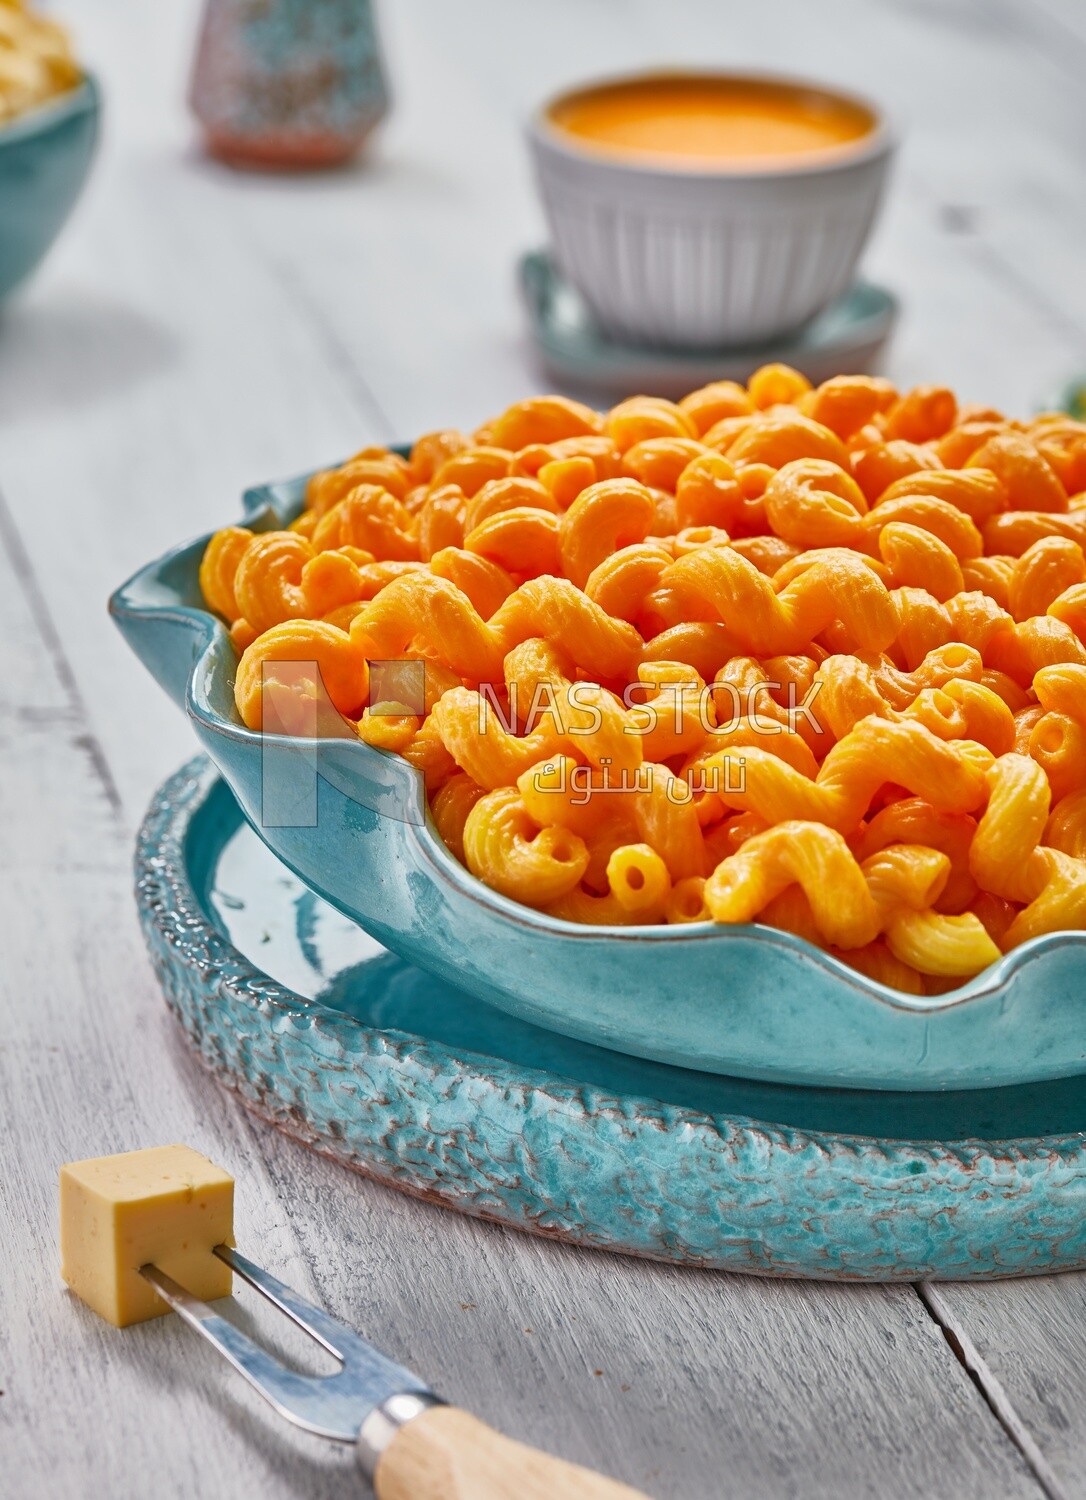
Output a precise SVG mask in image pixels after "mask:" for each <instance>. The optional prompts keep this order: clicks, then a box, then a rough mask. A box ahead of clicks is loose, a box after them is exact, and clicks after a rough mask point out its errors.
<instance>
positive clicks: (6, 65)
mask: <svg viewBox="0 0 1086 1500" xmlns="http://www.w3.org/2000/svg"><path fill="white" fill-rule="evenodd" d="M98 115H99V95H98V88H97V85H96V83H95V82H94V80H93V79H92V78H91V77H90V76H89V75H88V74H86V73H85V72H84V71H83V70H82V69H81V68H80V66H79V64H78V63H77V62H76V60H75V57H74V54H73V52H72V49H71V45H70V43H69V41H68V38H67V34H66V33H65V31H64V30H63V29H62V28H61V27H60V26H59V25H58V24H57V23H56V22H54V21H51V20H47V19H46V18H45V17H43V16H40V15H38V14H37V13H36V12H34V11H33V10H32V9H30V8H29V7H28V6H27V5H26V4H24V3H23V0H0V299H2V298H3V297H5V296H7V294H8V293H9V292H10V291H11V290H12V289H13V288H14V287H16V286H17V285H18V284H19V283H20V282H22V281H23V280H25V278H26V277H27V276H29V275H30V273H31V272H32V271H33V270H34V269H35V267H36V266H37V265H38V264H39V262H40V261H41V260H42V258H43V257H44V256H45V254H46V252H47V251H48V250H49V248H50V246H51V245H52V244H53V241H54V240H55V239H56V237H57V235H58V234H59V233H60V230H61V229H62V227H63V225H64V223H65V221H66V220H67V218H68V216H69V214H70V213H71V211H72V209H73V207H74V206H75V203H76V200H77V198H78V197H79V194H80V192H81V191H82V188H83V184H84V182H85V181H86V177H87V174H88V172H89V170H90V165H91V161H92V159H93V156H94V149H95V145H96V142H97V137H98Z"/></svg>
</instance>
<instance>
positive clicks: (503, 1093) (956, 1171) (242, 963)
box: [136, 759, 1086, 1281]
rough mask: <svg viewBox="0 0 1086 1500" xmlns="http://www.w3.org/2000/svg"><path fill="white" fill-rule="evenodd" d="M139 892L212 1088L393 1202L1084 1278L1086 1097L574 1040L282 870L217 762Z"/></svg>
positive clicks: (174, 799) (827, 1264)
mask: <svg viewBox="0 0 1086 1500" xmlns="http://www.w3.org/2000/svg"><path fill="white" fill-rule="evenodd" d="M136 895H137V903H138V907H139V914H140V920H141V923H142V926H143V930H144V934H145V937H146V939H147V945H148V950H149V952H150V955H151V959H152V961H153V963H154V966H155V969H156V971H157V973H158V976H159V978H160V980H161V982H162V987H163V991H164V993H165V996H166V999H167V1002H168V1003H169V1006H170V1009H171V1010H172V1011H173V1013H174V1015H175V1016H176V1017H177V1019H178V1020H179V1021H180V1023H181V1026H182V1027H183V1028H184V1031H185V1034H186V1036H187V1038H188V1040H189V1042H190V1043H191V1044H192V1046H193V1047H194V1048H195V1049H196V1050H197V1052H198V1054H199V1055H200V1057H201V1058H202V1059H203V1061H204V1063H205V1064H206V1065H207V1066H208V1067H209V1068H210V1069H211V1071H212V1072H213V1073H214V1074H215V1076H216V1077H217V1078H219V1079H220V1080H221V1081H222V1082H224V1083H225V1084H227V1085H228V1086H229V1087H230V1088H232V1089H233V1090H235V1091H236V1093H237V1094H238V1095H239V1096H240V1098H241V1099H242V1100H243V1101H244V1102H245V1103H246V1104H247V1105H248V1106H249V1107H250V1108H251V1109H253V1110H255V1111H257V1112H258V1113H259V1114H261V1115H263V1116H264V1117H265V1118H267V1119H270V1120H271V1121H273V1122H274V1123H275V1124H276V1125H278V1126H279V1127H280V1128H281V1129H283V1130H286V1131H288V1132H289V1133H290V1134H291V1135H294V1136H296V1137H298V1138H300V1139H301V1140H303V1141H305V1142H306V1143H307V1144H309V1145H311V1146H313V1147H314V1148H316V1149H317V1150H319V1151H321V1152H323V1153H325V1154H326V1155H329V1156H332V1157H334V1158H335V1159H336V1160H338V1161H340V1162H343V1163H345V1164H346V1165H348V1166H350V1167H354V1168H356V1169H358V1170H361V1171H364V1172H366V1173H368V1174H370V1175H372V1176H374V1177H377V1178H379V1179H380V1180H381V1181H383V1182H386V1183H388V1184H389V1185H390V1186H393V1187H397V1188H400V1189H402V1190H405V1191H408V1192H411V1193H415V1194H418V1195H420V1196H423V1197H427V1198H430V1199H433V1200H435V1201H437V1202H439V1203H442V1204H444V1205H446V1206H447V1207H450V1208H456V1209H459V1210H460V1211H462V1212H465V1213H472V1214H477V1215H481V1216H484V1217H487V1218H491V1219H497V1220H500V1221H501V1222H503V1223H506V1224H509V1225H512V1226H513V1227H515V1228H518V1229H528V1230H533V1231H535V1232H537V1233H541V1234H546V1235H550V1236H553V1237H556V1238H561V1239H566V1240H569V1241H572V1242H574V1243H576V1244H580V1245H585V1246H592V1247H597V1248H607V1249H612V1250H623V1251H627V1252H632V1253H635V1254H639V1255H647V1256H652V1257H653V1258H655V1259H658V1260H669V1261H675V1262H679V1263H682V1264H687V1265H691V1264H692V1265H700V1266H707V1267H722V1268H726V1269H728V1270H732V1271H754V1272H758V1273H760V1274H764V1275H778V1276H817V1277H823V1278H847V1279H859V1278H867V1279H872V1280H909V1281H912V1280H915V1279H917V1278H920V1277H931V1276H939V1277H947V1278H950V1277H953V1278H955V1279H961V1278H978V1277H990V1276H1013V1275H1024V1274H1032V1273H1038V1272H1045V1271H1054V1270H1065V1269H1070V1268H1072V1267H1078V1266H1083V1265H1086V1137H1084V1136H1083V1134H1082V1132H1081V1127H1082V1125H1083V1123H1084V1122H1086V1080H1082V1079H1078V1080H1076V1079H1070V1080H1064V1081H1062V1082H1058V1083H1047V1084H1033V1085H1027V1086H1025V1087H1022V1088H1014V1089H998V1090H975V1091H972V1092H968V1093H957V1094H893V1095H887V1094H884V1093H883V1094H873V1093H863V1092H860V1091H856V1090H816V1089H803V1088H789V1087H783V1086H780V1085H774V1084H765V1083H745V1082H742V1081H738V1080H731V1079H724V1078H715V1077H710V1076H709V1075H707V1074H705V1073H694V1072H689V1071H684V1070H682V1069H678V1068H669V1067H665V1066H662V1065H661V1064H659V1063H651V1062H641V1061H638V1060H637V1059H635V1058H631V1057H623V1056H621V1055H620V1054H619V1053H616V1052H609V1051H604V1050H603V1049H601V1048H598V1047H591V1046H587V1045H586V1044H584V1043H583V1042H575V1041H569V1040H567V1039H566V1038H564V1037H560V1036H558V1035H556V1034H555V1033H553V1032H548V1031H543V1030H540V1029H538V1028H537V1027H534V1026H531V1025H528V1024H527V1023H526V1022H524V1021H520V1020H517V1019H515V1018H514V1017H512V1016H509V1015H507V1014H505V1013H504V1012H502V1011H499V1010H495V1009H494V1008H492V1007H490V1006H488V1005H485V1004H483V1003H482V1002H481V1001H479V1000H477V999H476V998H475V997H473V996H472V995H470V994H467V993H466V992H465V991H463V990H462V989H454V988H453V987H452V986H450V985H448V984H445V983H443V982H442V981H440V980H439V979H437V978H435V977H434V976H433V975H431V974H427V973H425V972H423V971H421V970H419V969H415V968H412V967H411V965H409V964H406V963H404V962H403V960H402V959H399V958H396V957H395V956H393V955H392V954H390V953H386V952H384V951H383V950H382V949H381V947H380V946H379V945H378V944H377V943H375V942H374V941H373V940H372V938H369V937H368V936H367V935H366V934H365V933H364V932H362V931H361V930H360V929H359V928H358V927H357V926H355V925H354V924H353V923H352V922H350V921H348V920H347V919H346V918H345V917H343V916H342V915H341V914H340V913H339V912H337V911H336V910H335V909H334V908H332V907H329V906H327V905H326V904H325V903H324V902H322V901H321V900H319V899H318V898H317V897H316V896H314V894H313V893H312V891H311V890H309V889H308V887H307V886H305V885H304V884H303V883H302V882H301V881H299V880H297V879H296V878H295V877H294V876H293V875H291V873H290V872H289V871H288V870H286V869H285V868H284V866H283V865H282V864H280V863H279V861H278V860H276V859H275V857H274V856H273V855H272V854H270V853H269V851H268V850H267V848H266V847H265V846H264V845H263V844H262V843H261V842H260V841H259V840H258V839H257V838H256V837H255V835H254V834H253V832H252V830H251V829H250V828H248V827H247V826H246V825H245V823H244V822H243V820H242V818H241V815H240V813H239V811H238V808H237V805H236V803H235V801H234V799H233V797H232V796H231V794H230V792H229V790H228V788H227V787H226V786H224V785H223V783H222V782H221V781H220V780H219V779H218V778H217V777H216V776H215V774H214V772H213V771H212V770H211V768H210V767H209V766H208V765H207V763H206V762H205V761H203V760H202V759H201V760H197V761H194V762H193V763H192V764H191V765H189V766H186V767H185V768H184V769H183V770H181V771H179V772H178V773H177V774H176V775H175V776H173V777H172V778H171V779H170V780H169V781H168V782H167V783H166V785H165V786H164V787H163V788H162V789H161V791H160V792H159V793H158V795H157V796H156V797H155V799H154V801H153V803H152V805H151V808H150V810H149V811H148V814H147V818H146V820H145V822H144V825H143V828H142V830H141V832H140V837H139V841H138V847H137V855H136Z"/></svg>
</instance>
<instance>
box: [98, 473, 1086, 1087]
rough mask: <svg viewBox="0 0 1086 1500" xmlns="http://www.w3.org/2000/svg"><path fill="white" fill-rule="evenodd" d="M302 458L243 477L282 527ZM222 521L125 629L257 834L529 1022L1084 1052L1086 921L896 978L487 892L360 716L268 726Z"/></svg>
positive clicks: (864, 1069)
mask: <svg viewBox="0 0 1086 1500" xmlns="http://www.w3.org/2000/svg"><path fill="white" fill-rule="evenodd" d="M306 477H307V476H303V477H301V478H298V479H294V480H290V481H286V482H283V483H278V484H270V485H265V486H261V487H259V488H257V489H254V490H251V491H249V492H248V493H247V494H246V496H245V524H246V525H247V526H249V527H251V528H252V529H254V530H257V531H268V530H274V529H277V528H279V527H281V526H282V525H284V524H285V523H286V522H288V521H289V520H290V519H292V518H293V516H294V515H296V514H297V513H298V511H299V509H300V508H301V504H302V497H303V494H304V489H305V482H306ZM206 541H207V538H206V537H203V538H200V539H199V540H197V541H195V542H191V543H189V544H188V545H187V546H183V547H179V548H177V549H176V550H175V551H173V552H169V553H167V554H166V556H165V557H162V558H160V559H159V560H158V561H157V562H154V563H151V564H150V565H149V566H148V567H145V568H143V569H141V571H140V572H138V573H137V574H136V575H135V576H134V577H133V578H131V579H129V581H128V582H127V583H125V584H124V585H122V587H121V588H119V589H118V590H117V592H116V593H115V594H114V596H113V598H112V600H111V602H110V608H111V612H112V614H113V616H114V619H115V620H116V623H117V624H118V626H119V627H120V629H121V631H122V633H123V634H124V636H125V638H126V639H127V641H128V642H129V644H130V645H131V646H132V648H133V650H134V651H135V652H136V654H137V656H139V658H140V659H141V661H142V662H143V663H144V665H145V666H146V667H147V668H148V670H149V671H150V672H151V673H152V675H153V676H154V677H155V678H156V679H157V680H158V682H159V683H160V684H161V685H162V687H163V688H165V690H166V692H167V693H168V694H169V695H170V696H171V697H172V698H173V699H174V700H175V701H176V702H177V703H178V704H179V705H181V706H182V707H183V708H184V709H185V711H186V712H187V713H188V716H189V718H190V720H191V722H192V724H193V727H194V728H195V731H196V734H197V737H198V738H199V740H200V743H201V744H202V745H203V747H204V748H205V750H206V751H207V753H208V754H209V755H210V757H211V759H212V760H213V761H214V762H215V764H216V766H217V767H218V768H219V771H220V772H221V774H222V776H223V778H224V779H225V781H226V782H227V784H228V785H229V786H230V788H231V789H232V791H233V792H234V795H235V796H236V798H237V800H238V803H239V805H240V807H241V809H242V811H243V813H244V814H245V817H246V818H247V819H248V821H249V822H250V823H251V824H252V826H253V828H254V829H255V830H256V831H257V833H258V834H259V835H260V837H261V838H262V839H263V840H264V842H265V843H266V844H267V845H268V846H269V847H270V848H271V849H272V850H273V852H274V853H275V854H277V855H278V856H279V858H280V859H282V860H283V861H284V862H285V863H286V864H287V865H288V866H289V867H290V868H291V869H292V870H293V871H295V872H296V873H297V874H298V875H299V876H300V877H301V878H302V879H303V880H305V881H306V882H307V884H308V885H310V886H311V887H312V889H313V890H315V891H316V892H317V893H318V894H320V895H321V896H323V897H325V898H326V899H327V900H328V901H330V902H331V903H332V904H333V905H334V906H336V907H338V908H339V909H340V910H341V911H343V912H345V913H346V914H347V915H348V916H350V917H352V918H353V919H354V920H356V921H357V922H358V923H360V925H361V926H362V927H364V928H365V929H366V930H367V931H368V932H370V933H371V934H372V935H373V936H374V937H376V938H377V939H378V940H379V941H380V942H381V943H383V944H384V945H385V946H386V947H388V948H391V949H393V950H394V951H395V952H397V953H399V954H401V955H402V956H403V957H404V958H406V959H408V960H410V961H411V962H412V963H415V964H419V965H421V966H422V967H423V968H426V969H429V970H431V971H432V972H433V973H436V974H437V975H439V976H440V977H441V978H442V979H444V980H446V981H447V982H449V983H450V984H452V985H454V986H456V987H458V988H460V989H463V990H468V991H470V992H471V993H473V994H475V995H476V996H478V997H479V998H481V999H483V1000H486V1001H488V1002H489V1003H490V1004H492V1005H496V1006H498V1007H499V1008H500V1009H502V1010H505V1011H507V1012H509V1013H511V1014H513V1015H516V1016H519V1017H521V1018H522V1019H523V1020H526V1021H531V1022H534V1023H535V1024H536V1025H539V1026H544V1027H547V1028H550V1029H551V1030H553V1031H557V1032H560V1033H563V1034H565V1035H567V1036H571V1037H576V1038H579V1039H580V1040H582V1041H588V1042H593V1043H596V1044H597V1045H600V1046H603V1047H609V1048H611V1049H613V1050H616V1051H619V1052H627V1053H631V1054H633V1055H635V1056H639V1057H645V1058H650V1059H653V1060H655V1061H658V1062H665V1063H671V1064H674V1065H677V1066H680V1067H686V1068H695V1069H699V1070H701V1071H704V1072H710V1073H717V1074H721V1075H728V1076H734V1077H745V1078H757V1079H766V1080H773V1081H778V1082H784V1083H803V1084H807V1085H820V1086H826V1087H847V1088H871V1089H927V1090H931V1089H967V1088H981V1087H992V1086H996V1085H1003V1084H1015V1083H1026V1082H1031V1081H1037V1080H1041V1079H1048V1078H1061V1077H1069V1076H1071V1075H1074V1074H1077V1073H1083V1072H1086V1008H1084V1001H1086V984H1084V980H1086V934H1082V933H1077V932H1076V933H1072V932H1067V933H1055V934H1052V935H1050V936H1048V937H1044V938H1038V939H1035V940H1034V941H1033V942H1031V943H1029V944H1026V945H1024V946H1023V947H1022V948H1019V949H1017V950H1016V951H1015V952H1014V953H1011V954H1009V955H1008V956H1007V957H1005V958H1003V959H1002V960H1001V961H1000V962H999V963H998V964H995V965H993V967H992V968H990V969H988V970H987V971H986V972H985V973H983V974H981V975H979V976H978V977H977V978H976V979H974V980H972V981H970V983H968V984H966V985H963V986H962V987H961V988H959V989H957V990H954V991H952V992H951V993H949V994H946V995H941V996H938V997H933V998H917V997H914V996H910V995H902V994H899V993H898V992H896V991H894V990H890V989H888V988H886V987H885V986H883V985H880V984H877V983H875V982H873V981H871V980H869V979H867V978H865V977H864V976H862V975H860V974H857V973H856V972H854V971H853V970H851V969H849V968H847V967H846V966H845V965H844V964H841V963H839V962H838V961H837V960H836V959H834V958H832V957H830V956H828V955H826V954H824V953H822V952H820V951H819V950H818V949H816V948H814V947H812V946H811V945H810V944H808V943H806V942H805V941H803V940H802V939H800V938H796V937H793V936H791V935H790V934H787V933H782V932H778V931H775V930H773V929H770V928H765V927H759V926H743V927H719V926H716V925H714V924H712V923H699V924H695V925H691V926H686V927H681V928H675V927H671V928H668V927H632V928H630V927H628V928H622V929H614V928H603V927H582V926H578V925H575V924H572V923H567V922H563V921H560V920H558V919H556V918H553V917H548V916H545V915H543V914H541V913H538V912H534V911H531V910H529V909H527V908H526V907H523V906H520V905H518V904H516V903H514V902H512V901H509V900H506V899H505V898H504V897H502V896H499V895H497V894H496V893H495V892H493V891H491V890H489V889H488V888H487V887H486V886H484V885H482V884H481V882H479V881H477V880H476V879H475V878H474V877H473V876H472V875H470V874H469V873H468V872H467V871H466V870H465V869H464V868H463V867H462V866H461V865H460V864H459V863H458V862H457V861H456V860H455V859H454V858H453V857H452V855H451V854H450V853H449V852H448V851H447V850H446V848H445V846H444V845H443V843H442V842H441V840H440V838H439V837H438V835H437V833H436V831H435V830H434V828H433V826H432V824H431V823H430V821H429V819H428V816H427V813H426V807H425V798H424V796H423V793H422V788H421V783H420V780H419V778H418V775H417V773H416V772H415V771H414V770H413V769H412V767H410V766H409V765H408V764H407V763H406V762H405V761H403V760H402V759H400V758H399V757H398V756H394V755H390V754H386V753H385V752H382V751H379V750H375V749H373V748H371V747H370V746H368V745H364V744H362V743H361V741H359V740H358V739H356V738H355V737H354V736H353V735H351V736H350V737H344V738H330V739H322V740H316V741H302V740H297V739H288V738H284V737H282V736H274V735H263V736H262V735H260V734H258V733H255V732H253V731H251V730H248V729H246V728H244V727H243V725H242V724H241V722H240V720H239V718H238V716H237V713H236V711H235V708H234V698H233V685H234V673H235V668H236V655H235V652H234V648H233V646H232V644H231V642H230V640H229V637H228V636H227V633H226V631H225V629H224V627H223V626H222V624H221V623H220V622H219V621H218V620H217V619H216V618H215V617H214V616H213V615H211V614H210V613H209V612H208V611H207V610H206V609H205V608H204V607H203V604H202V600H201V595H200V589H199V582H198V576H197V575H198V570H199V563H200V558H201V555H202V552H203V549H204V546H205V544H206Z"/></svg>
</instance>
